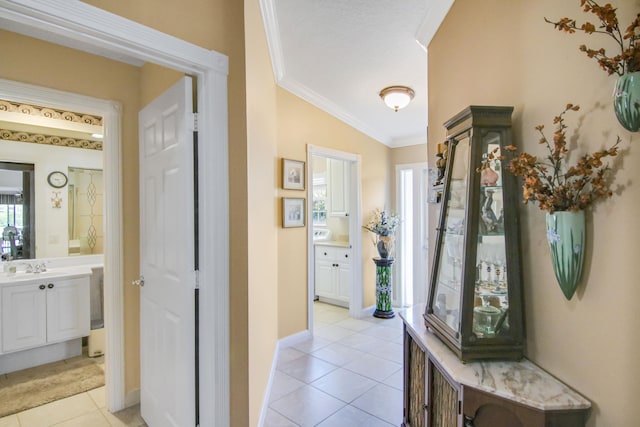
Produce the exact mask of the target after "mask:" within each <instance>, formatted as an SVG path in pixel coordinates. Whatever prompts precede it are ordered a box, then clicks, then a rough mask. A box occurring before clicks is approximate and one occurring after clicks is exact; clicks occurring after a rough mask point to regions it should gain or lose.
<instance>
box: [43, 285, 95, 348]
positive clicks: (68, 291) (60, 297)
mask: <svg viewBox="0 0 640 427" xmlns="http://www.w3.org/2000/svg"><path fill="white" fill-rule="evenodd" d="M46 285H47V293H46V295H47V310H46V312H47V342H48V343H54V342H60V341H66V340H69V339H72V338H78V337H83V336H87V335H89V330H90V328H91V315H90V313H89V305H90V299H89V278H88V277H86V278H80V279H68V280H56V281H52V282H48V283H47V284H46Z"/></svg>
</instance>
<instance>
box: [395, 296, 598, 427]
mask: <svg viewBox="0 0 640 427" xmlns="http://www.w3.org/2000/svg"><path fill="white" fill-rule="evenodd" d="M424 309H425V307H424V305H416V306H414V307H412V308H410V309H407V310H404V311H401V312H400V316H401V317H402V319H403V321H404V417H403V424H402V425H403V427H536V426H541V427H583V426H584V425H585V424H586V421H587V418H588V416H589V409H590V408H591V403H590V402H589V401H588V400H587V399H585V398H584V397H582V396H581V395H580V394H578V393H577V392H575V391H574V390H572V389H571V388H570V387H569V386H567V385H565V384H563V383H562V382H560V381H559V380H558V379H556V378H554V377H553V376H551V375H550V374H549V373H547V372H545V371H544V370H542V369H541V368H540V367H538V366H537V365H535V364H534V363H532V362H531V361H529V360H527V359H522V360H521V361H518V362H513V361H477V362H468V363H462V362H461V361H460V360H459V359H458V357H457V356H456V355H455V354H454V353H453V352H451V350H449V349H448V348H447V347H446V346H445V345H444V344H443V343H442V342H441V341H440V340H439V339H438V338H437V337H436V336H435V335H434V334H432V333H431V332H428V331H427V329H426V327H425V323H424V319H423V317H422V316H423V314H424Z"/></svg>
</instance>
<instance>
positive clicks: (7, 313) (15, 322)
mask: <svg viewBox="0 0 640 427" xmlns="http://www.w3.org/2000/svg"><path fill="white" fill-rule="evenodd" d="M46 295H47V292H46V287H45V286H44V285H43V284H42V283H33V284H21V285H15V286H4V287H3V288H2V316H1V317H2V352H4V353H7V352H10V351H16V350H21V349H25V348H30V347H36V346H39V345H43V344H45V342H46V340H47V319H46V312H47V307H46V304H47V298H46Z"/></svg>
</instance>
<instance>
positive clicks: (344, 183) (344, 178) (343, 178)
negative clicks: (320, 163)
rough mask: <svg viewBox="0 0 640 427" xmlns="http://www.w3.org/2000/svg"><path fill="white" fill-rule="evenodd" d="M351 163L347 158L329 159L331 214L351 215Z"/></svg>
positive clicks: (328, 190)
mask: <svg viewBox="0 0 640 427" xmlns="http://www.w3.org/2000/svg"><path fill="white" fill-rule="evenodd" d="M348 168H349V164H348V163H347V162H346V161H345V160H337V159H329V161H328V162H327V169H328V172H329V185H328V187H327V192H328V193H329V206H328V207H329V215H331V216H347V215H349V169H348Z"/></svg>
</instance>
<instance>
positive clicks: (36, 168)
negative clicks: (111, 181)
mask: <svg viewBox="0 0 640 427" xmlns="http://www.w3.org/2000/svg"><path fill="white" fill-rule="evenodd" d="M102 133H103V128H102V118H101V117H98V116H92V115H88V114H84V113H76V112H72V111H66V110H60V109H55V108H49V107H44V106H38V105H27V104H23V103H18V102H13V101H11V100H6V99H0V161H2V162H5V164H10V165H11V164H13V165H15V164H28V165H30V168H31V169H30V173H29V174H28V176H26V178H24V177H23V180H24V179H27V178H28V179H29V186H30V191H29V192H27V191H23V192H22V200H21V202H22V203H18V199H16V200H10V199H11V198H10V197H9V198H5V199H6V201H7V203H5V204H4V205H6V206H7V208H0V209H3V210H1V211H0V212H4V213H5V215H4V217H3V219H4V221H5V224H4V225H2V224H1V223H0V226H1V227H3V228H4V227H6V226H7V225H13V226H15V227H16V229H18V228H20V227H22V230H21V232H18V233H16V234H19V235H20V237H21V240H20V239H15V240H14V246H15V247H16V249H15V251H16V256H14V258H16V257H18V253H17V252H18V251H19V249H21V251H22V254H21V255H20V257H21V258H30V259H36V258H60V257H66V256H69V254H70V253H72V254H74V255H75V254H77V255H80V254H100V253H102V236H103V231H102V176H101V172H99V176H97V175H96V174H95V173H88V172H87V176H89V175H91V176H93V179H94V184H95V189H93V190H88V188H89V187H88V186H87V185H84V187H82V188H80V187H79V184H78V183H79V182H80V181H78V183H74V186H73V188H74V190H73V191H70V190H71V187H69V184H70V180H71V179H73V178H74V177H72V176H70V175H72V174H73V173H71V172H70V171H71V170H72V169H74V168H77V167H81V168H84V169H85V170H98V171H99V170H100V169H102ZM1 169H3V168H2V166H0V170H1ZM5 169H6V168H5ZM77 179H80V178H77ZM25 182H26V181H25ZM0 186H2V184H0ZM25 188H26V187H25ZM76 189H78V191H77V197H83V200H82V201H77V200H76V199H70V196H71V195H73V196H74V197H76ZM14 194H17V193H14ZM14 201H15V202H16V203H13V202H14ZM89 201H91V202H89ZM70 208H72V209H71V211H70ZM14 209H15V212H16V214H15V219H14V217H13V216H12V215H13V211H14ZM20 209H22V216H21V214H20ZM74 209H75V210H74ZM7 211H9V212H7ZM0 215H2V214H1V213H0ZM21 217H22V218H23V219H22V225H21V226H20V227H19V226H18V225H16V224H18V223H19V221H20V220H21ZM27 218H28V220H27ZM70 220H71V221H70ZM8 221H15V222H16V224H9V222H8ZM92 225H93V227H94V228H95V232H94V231H93V229H92V228H91V226H92ZM69 226H71V227H75V228H74V229H73V230H70V229H69V228H68V227H69ZM2 231H3V230H2V229H0V232H2ZM10 233H11V230H9V232H8V233H7V237H8V238H9V239H10V238H11V237H10V236H9V234H10ZM70 239H71V240H73V241H74V242H73V243H72V244H71V245H70V243H69V241H70ZM2 244H3V248H4V246H7V247H8V248H9V251H11V244H10V243H9V241H4V240H3V241H2ZM70 247H73V248H72V249H73V250H72V251H71V252H70ZM3 251H4V249H3ZM7 256H12V255H7Z"/></svg>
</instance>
